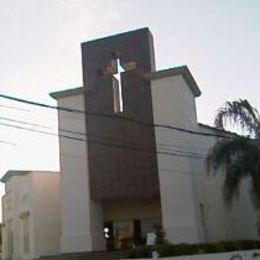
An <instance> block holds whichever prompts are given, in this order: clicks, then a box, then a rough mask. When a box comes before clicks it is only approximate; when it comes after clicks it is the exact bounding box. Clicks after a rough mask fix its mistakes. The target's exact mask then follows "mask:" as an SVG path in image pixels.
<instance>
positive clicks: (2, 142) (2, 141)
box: [0, 140, 17, 146]
mask: <svg viewBox="0 0 260 260" xmlns="http://www.w3.org/2000/svg"><path fill="white" fill-rule="evenodd" d="M0 143H1V144H6V145H14V146H15V145H17V144H15V143H11V142H7V141H4V140H0Z"/></svg>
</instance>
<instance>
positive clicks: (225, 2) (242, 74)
mask: <svg viewBox="0 0 260 260" xmlns="http://www.w3.org/2000/svg"><path fill="white" fill-rule="evenodd" d="M141 27H149V28H150V30H151V31H152V33H153V35H154V41H155V48H156V50H155V51H156V61H157V69H166V68H170V67H174V66H178V65H183V64H186V65H188V67H189V68H190V70H191V72H192V74H193V76H194V77H195V79H196V81H197V83H198V84H199V86H200V88H201V91H202V96H201V97H199V98H198V99H197V110H198V119H199V121H200V122H203V123H208V124H212V120H213V116H214V114H215V111H216V109H217V108H218V107H219V106H220V105H221V104H223V102H225V101H226V100H233V99H236V98H247V99H249V101H250V102H251V103H252V104H254V105H255V106H256V107H257V108H258V109H260V105H259V100H260V91H259V87H260V73H259V67H260V66H259V61H260V1H259V0H181V1H179V0H160V1H158V0H2V1H0V35H1V41H0V93H2V94H9V95H14V96H18V97H23V98H26V99H33V100H37V101H41V102H46V103H51V104H55V101H54V100H52V99H51V98H50V97H49V96H48V93H49V92H52V91H57V90H61V89H66V88H71V87H77V86H81V85H82V72H81V56H80V55H81V53H80V43H81V42H83V41H88V40H92V39H95V38H97V37H103V36H108V35H112V34H115V33H119V32H123V31H128V30H132V29H137V28H141ZM7 106H9V107H10V106H11V107H16V108H18V109H19V110H17V109H14V108H7ZM0 109H1V114H0V117H8V118H12V119H19V120H27V121H30V122H32V123H35V124H44V125H47V126H48V127H50V128H53V131H55V129H56V127H57V119H56V113H55V111H50V110H46V109H39V108H35V107H31V106H25V105H21V104H17V103H15V102H7V101H5V100H3V99H1V100H0ZM21 109H23V110H21ZM28 110H29V111H28ZM3 122H5V123H7V122H6V121H3V119H0V124H1V123H3ZM9 123H10V122H9ZM12 124H14V123H12ZM45 130H46V129H45ZM47 130H48V131H52V129H47ZM0 140H2V141H6V142H11V143H14V144H15V145H7V144H4V143H1V142H0V152H1V158H0V171H1V174H4V173H5V171H6V170H7V169H47V170H58V168H59V165H58V163H59V161H58V160H59V159H58V141H57V138H55V137H51V136H44V135H39V134H32V133H27V132H24V131H22V130H18V129H12V128H9V127H5V126H1V125H0Z"/></svg>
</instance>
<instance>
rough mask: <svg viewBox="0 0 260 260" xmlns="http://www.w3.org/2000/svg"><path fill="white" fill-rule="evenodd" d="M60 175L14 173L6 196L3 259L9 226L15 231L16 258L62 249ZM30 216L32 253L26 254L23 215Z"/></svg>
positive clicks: (37, 255) (8, 184)
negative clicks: (11, 224)
mask: <svg viewBox="0 0 260 260" xmlns="http://www.w3.org/2000/svg"><path fill="white" fill-rule="evenodd" d="M59 180H60V175H59V173H56V172H29V173H27V174H25V175H19V174H18V175H13V176H11V177H10V178H9V179H8V180H7V183H6V193H5V195H4V197H3V222H4V227H3V251H4V252H3V259H7V254H6V253H7V252H6V249H7V225H8V222H9V221H10V220H11V221H12V223H13V233H14V250H13V252H14V253H13V259H34V258H37V257H39V256H42V255H52V254H57V253H59V251H60V245H59V241H60V239H59V237H60V233H61V226H60V208H59V207H60V190H59V188H60V183H59ZM23 215H28V218H29V245H30V246H29V247H30V252H29V254H25V253H24V248H23V234H22V218H23Z"/></svg>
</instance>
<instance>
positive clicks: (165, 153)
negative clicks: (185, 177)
mask: <svg viewBox="0 0 260 260" xmlns="http://www.w3.org/2000/svg"><path fill="white" fill-rule="evenodd" d="M0 125H2V126H5V127H10V128H16V129H20V130H25V131H30V132H34V133H40V134H45V135H50V136H55V137H61V138H66V139H70V140H74V141H83V142H90V143H94V144H97V145H102V146H110V147H115V148H120V149H129V150H134V151H140V152H148V153H157V154H163V155H169V156H177V157H190V158H194V159H204V157H202V156H201V155H197V154H185V153H178V152H168V151H155V150H154V151H150V150H148V149H144V148H139V147H133V146H129V145H124V144H116V143H113V142H104V141H100V139H98V138H95V139H94V138H87V139H85V138H78V137H72V136H68V135H64V134H55V133H50V132H47V131H42V130H36V129H33V128H27V127H23V126H18V125H12V124H6V123H0Z"/></svg>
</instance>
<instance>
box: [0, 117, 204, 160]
mask: <svg viewBox="0 0 260 260" xmlns="http://www.w3.org/2000/svg"><path fill="white" fill-rule="evenodd" d="M0 120H4V121H8V122H15V123H19V124H24V125H29V126H34V127H35V126H36V127H41V128H47V129H52V128H51V127H47V126H45V125H40V124H33V123H29V122H26V121H22V120H16V119H12V118H7V117H0ZM59 130H60V131H62V132H67V133H70V134H76V135H80V136H84V137H88V138H89V137H90V138H93V137H94V138H96V137H95V136H93V135H92V136H91V135H89V134H87V133H82V132H78V131H73V130H68V129H64V128H60V129H59ZM157 146H158V147H160V149H161V150H164V151H174V152H180V153H187V154H195V155H200V156H203V155H202V154H198V153H193V152H190V151H183V150H176V149H175V150H173V149H172V147H173V145H167V144H161V143H158V144H157ZM193 148H194V147H193Z"/></svg>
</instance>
